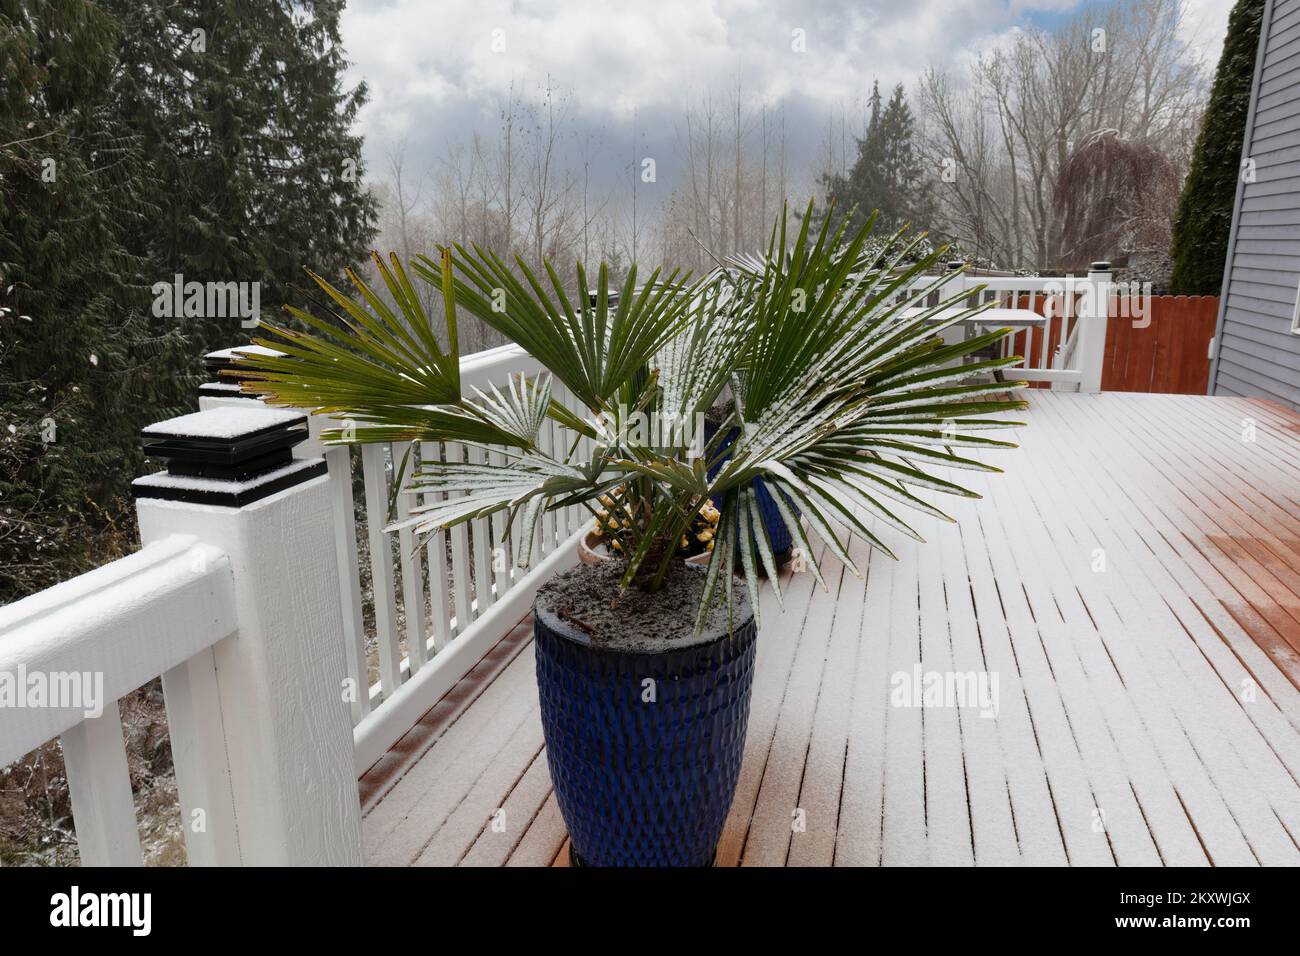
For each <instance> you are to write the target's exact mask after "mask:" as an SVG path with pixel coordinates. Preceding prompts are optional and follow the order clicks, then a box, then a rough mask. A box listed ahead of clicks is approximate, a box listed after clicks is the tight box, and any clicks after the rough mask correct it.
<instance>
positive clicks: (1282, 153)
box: [1209, 0, 1300, 409]
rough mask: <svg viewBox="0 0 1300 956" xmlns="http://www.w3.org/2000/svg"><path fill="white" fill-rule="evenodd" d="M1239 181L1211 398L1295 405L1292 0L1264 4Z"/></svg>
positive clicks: (1296, 70) (1298, 4)
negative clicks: (1251, 174)
mask: <svg viewBox="0 0 1300 956" xmlns="http://www.w3.org/2000/svg"><path fill="white" fill-rule="evenodd" d="M1260 32H1261V36H1262V40H1261V43H1260V54H1259V58H1258V61H1257V64H1256V68H1255V83H1254V89H1253V91H1252V95H1251V108H1250V116H1249V118H1248V120H1247V123H1246V137H1245V142H1244V144H1243V157H1249V158H1251V159H1253V160H1254V161H1255V180H1254V182H1249V183H1241V184H1239V186H1238V191H1237V204H1236V209H1235V211H1234V215H1233V233H1232V237H1231V239H1230V240H1229V244H1228V262H1227V268H1226V269H1225V273H1224V280H1223V296H1222V306H1221V308H1222V312H1221V314H1220V317H1219V327H1218V331H1217V334H1216V337H1215V357H1214V368H1213V370H1212V372H1211V375H1210V389H1209V390H1210V393H1211V394H1214V395H1241V396H1248V397H1264V398H1271V399H1273V400H1275V401H1278V402H1281V403H1283V404H1285V405H1289V406H1291V407H1292V408H1296V409H1300V335H1297V334H1295V333H1293V332H1292V331H1291V319H1292V315H1293V313H1294V312H1295V308H1296V296H1297V293H1298V292H1300V0H1272V2H1270V3H1269V4H1268V5H1267V6H1266V8H1265V10H1264V18H1263V21H1262V24H1261V31H1260Z"/></svg>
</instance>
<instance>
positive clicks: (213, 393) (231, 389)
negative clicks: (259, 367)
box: [199, 345, 284, 400]
mask: <svg viewBox="0 0 1300 956" xmlns="http://www.w3.org/2000/svg"><path fill="white" fill-rule="evenodd" d="M283 354H284V353H283V352H279V351H277V350H275V349H268V348H267V347H266V346H264V345H236V346H235V347H234V348H229V349H218V350H217V351H215V352H209V353H208V354H207V355H205V356H203V367H204V369H206V370H207V373H208V378H209V379H211V381H208V382H204V383H203V384H202V385H200V386H199V394H200V395H206V396H208V397H210V398H248V399H254V400H255V399H256V396H254V395H249V394H247V393H246V392H244V391H243V390H242V389H241V388H240V387H239V383H238V382H236V381H234V380H232V379H230V378H226V377H225V376H223V375H222V373H223V372H225V371H226V370H227V369H232V368H234V367H235V360H236V359H237V358H239V356H241V355H283Z"/></svg>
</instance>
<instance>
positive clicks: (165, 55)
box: [108, 0, 378, 350]
mask: <svg viewBox="0 0 1300 956" xmlns="http://www.w3.org/2000/svg"><path fill="white" fill-rule="evenodd" d="M108 5H109V6H110V7H111V8H113V9H114V10H115V11H116V12H117V13H118V15H119V16H120V17H121V19H122V20H123V22H124V24H125V25H126V26H125V29H124V31H123V35H124V38H125V42H124V45H123V48H122V64H123V72H122V76H121V78H120V80H119V82H118V85H117V96H118V108H119V110H120V112H121V114H122V115H123V116H124V117H126V118H127V120H128V121H129V122H130V124H131V126H132V128H133V129H134V130H135V131H136V132H137V133H139V135H140V136H141V138H142V140H143V142H144V143H145V148H146V156H147V160H148V162H149V164H150V167H151V169H152V170H153V172H154V175H155V178H156V181H157V182H156V186H157V192H156V195H155V196H154V197H153V199H154V202H155V203H156V204H157V205H158V207H159V215H158V217H157V219H156V221H155V222H153V223H150V224H149V225H148V227H147V228H146V229H144V230H143V231H142V232H141V233H140V234H139V235H138V236H137V237H136V240H135V242H136V248H138V250H139V251H140V253H141V254H142V255H144V256H145V258H146V260H147V263H148V267H147V268H148V270H149V275H150V279H151V281H152V282H170V281H172V279H173V277H174V275H175V274H176V273H180V274H181V275H183V276H184V279H185V281H186V282H189V281H198V282H220V283H225V282H232V281H233V282H246V283H252V282H257V283H259V284H260V300H261V310H262V312H263V314H265V315H267V317H268V318H272V319H274V320H275V321H280V320H281V318H282V313H281V311H280V307H281V306H282V305H283V304H284V303H285V302H287V301H290V300H291V299H294V298H295V292H294V287H295V286H300V285H301V282H302V280H303V279H304V278H305V276H304V273H303V269H304V267H306V266H310V267H311V268H312V269H313V270H314V271H317V272H319V273H321V274H323V275H325V276H327V277H341V276H342V274H343V270H344V269H345V268H347V267H348V266H351V265H355V264H357V263H359V262H361V261H362V260H363V259H364V257H365V255H366V253H367V251H368V249H369V244H370V242H371V240H372V239H373V238H374V236H375V232H376V225H375V224H376V220H377V215H378V208H377V204H376V201H375V199H374V198H373V197H372V196H371V195H370V193H369V192H368V191H367V190H366V189H365V188H364V187H363V184H362V177H363V174H364V171H365V167H364V163H363V161H362V156H361V149H362V140H361V137H360V136H359V135H357V134H356V133H354V132H353V131H352V124H353V121H354V120H355V118H356V115H357V112H358V111H359V110H360V108H361V107H362V105H363V104H364V103H365V101H366V98H367V91H366V87H365V85H364V84H359V85H357V86H356V87H354V88H352V89H351V90H348V89H347V88H346V87H345V86H344V82H343V80H344V78H343V73H344V70H345V69H346V67H347V61H346V59H345V58H344V55H343V50H342V45H341V39H340V35H339V18H340V16H341V13H342V10H343V7H344V4H343V3H342V2H339V0H265V2H258V3H248V2H247V0H108ZM186 321H187V323H188V324H189V326H190V327H197V328H198V334H199V336H200V338H201V339H202V342H203V346H204V350H208V349H212V348H220V347H224V346H228V345H238V344H243V343H246V342H247V341H248V338H249V330H248V329H247V328H244V327H241V322H240V321H239V318H238V317H235V318H213V317H205V318H204V319H202V320H199V321H197V322H196V320H195V319H193V318H190V319H188V320H186Z"/></svg>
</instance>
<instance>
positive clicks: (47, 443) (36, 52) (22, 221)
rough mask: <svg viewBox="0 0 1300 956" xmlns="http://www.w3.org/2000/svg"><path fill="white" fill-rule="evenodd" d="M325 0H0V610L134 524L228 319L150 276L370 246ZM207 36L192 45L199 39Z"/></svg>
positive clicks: (271, 273)
mask: <svg viewBox="0 0 1300 956" xmlns="http://www.w3.org/2000/svg"><path fill="white" fill-rule="evenodd" d="M341 10H342V4H341V3H339V2H333V0H330V2H310V0H307V2H290V0H268V2H260V3H248V2H242V0H175V2H173V0H101V2H99V3H94V2H91V0H0V71H2V73H0V75H3V77H4V80H3V82H0V603H2V602H4V601H5V600H9V599H11V598H13V597H17V596H21V595H22V594H23V593H26V592H29V591H31V590H34V589H37V588H40V587H44V586H47V585H48V584H51V583H53V581H54V580H55V579H57V578H58V577H61V576H65V575H67V574H71V573H78V572H80V571H82V570H86V569H87V567H88V566H89V565H91V564H92V563H93V562H94V561H95V560H96V558H97V557H98V556H97V555H94V554H92V553H91V547H90V546H89V545H88V540H89V538H90V537H91V535H92V534H93V533H95V532H96V530H97V529H99V528H101V527H103V526H104V523H105V522H107V523H108V524H109V525H110V526H111V524H112V523H113V522H114V521H116V520H117V519H118V518H120V517H121V516H124V515H129V505H128V503H127V502H126V500H125V495H126V492H127V487H128V484H129V482H130V480H131V479H132V478H134V477H135V476H137V475H139V474H141V473H142V472H143V471H145V470H146V464H145V462H144V459H143V457H142V455H141V453H140V442H139V433H140V429H141V428H142V427H143V426H145V425H147V424H149V423H150V422H153V421H157V420H159V419H162V418H167V417H170V416H172V415H176V414H180V413H181V412H185V411H192V410H193V409H194V403H195V390H196V388H197V384H198V381H199V380H200V375H201V368H202V363H201V359H202V355H203V353H204V352H205V351H209V350H211V349H213V348H217V347H221V346H226V345H235V344H243V343H246V342H247V341H248V339H249V334H250V332H249V330H248V329H247V328H243V327H241V324H240V320H239V318H238V317H232V318H226V319H213V318H210V317H208V318H188V319H187V318H175V317H170V316H165V315H156V314H154V310H153V309H152V308H151V306H152V305H153V302H154V295H153V292H152V291H151V287H152V286H153V285H154V284H155V283H157V282H171V281H172V279H173V276H174V275H175V274H176V273H180V274H182V275H183V276H184V278H185V280H186V281H191V280H192V281H198V282H208V281H215V282H223V283H224V282H230V281H234V282H241V281H242V282H249V283H252V282H258V283H260V286H261V305H262V311H263V313H264V314H268V315H273V316H275V317H277V318H278V317H279V309H280V306H281V304H282V303H284V302H285V301H288V300H290V299H291V298H294V296H293V293H292V286H293V285H294V284H295V283H301V282H302V280H303V278H304V274H303V268H304V266H310V267H311V268H313V269H314V270H315V271H317V272H319V273H321V274H323V275H326V276H333V277H337V276H339V275H341V273H342V271H343V269H344V268H345V267H346V266H348V265H351V264H354V263H357V262H359V261H360V260H361V259H362V258H363V257H364V254H365V251H366V249H367V248H368V245H369V243H370V241H371V239H372V238H373V236H374V223H375V219H376V208H375V203H374V200H373V199H372V197H371V196H370V195H369V193H368V192H367V191H366V190H365V188H364V186H363V174H364V166H363V163H362V161H361V146H362V143H361V139H360V137H359V136H357V135H356V134H354V133H353V132H352V129H351V128H352V124H353V120H354V119H355V117H356V113H357V110H358V109H360V107H361V105H362V104H363V103H364V101H365V96H366V91H365V88H364V86H360V87H357V88H354V89H352V90H350V91H349V90H347V89H345V87H344V84H343V72H344V69H345V67H346V61H345V60H344V58H343V53H342V48H341V44H340V38H339V16H340V12H341ZM196 31H200V32H196Z"/></svg>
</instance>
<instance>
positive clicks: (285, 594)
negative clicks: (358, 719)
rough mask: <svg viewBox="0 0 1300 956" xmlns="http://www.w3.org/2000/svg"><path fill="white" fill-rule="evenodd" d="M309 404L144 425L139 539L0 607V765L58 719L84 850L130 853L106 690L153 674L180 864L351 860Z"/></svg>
mask: <svg viewBox="0 0 1300 956" xmlns="http://www.w3.org/2000/svg"><path fill="white" fill-rule="evenodd" d="M306 425H307V416H306V415H304V414H302V413H297V412H285V411H272V410H269V409H264V408H258V407H255V406H254V407H248V406H247V405H246V406H245V407H242V408H240V407H229V408H221V409H214V410H210V411H203V412H198V413H195V414H192V415H183V416H181V417H179V418H176V419H172V420H170V421H167V422H161V423H159V424H157V425H154V426H151V427H150V428H147V429H145V431H144V438H145V450H146V453H147V454H149V455H150V456H151V457H154V458H158V459H162V460H164V461H166V463H167V467H166V470H165V471H162V472H158V473H155V474H152V475H147V476H145V477H143V478H140V479H137V480H136V481H135V482H134V483H133V486H132V492H133V494H134V495H135V497H136V512H137V515H138V518H139V523H140V537H141V541H142V543H143V545H144V547H143V548H142V549H141V550H140V551H139V552H137V553H136V554H133V555H130V556H129V557H126V558H123V559H121V560H119V561H115V562H113V563H111V564H108V565H106V566H104V567H102V568H99V569H97V570H95V571H92V572H90V573H89V574H85V575H82V576H80V577H77V578H74V579H73V580H70V581H67V582H64V583H63V584H60V585H57V586H55V587H53V588H50V589H48V590H46V591H43V592H41V593H39V594H35V595H32V596H31V597H28V598H26V599H24V600H22V601H18V602H16V603H14V604H11V605H9V606H7V607H5V608H3V609H0V764H3V763H8V762H10V761H12V760H13V759H16V758H18V757H21V756H22V755H23V754H25V753H28V752H30V751H31V750H32V749H33V748H35V747H37V746H40V745H41V744H42V743H44V742H46V741H49V740H52V739H54V738H55V737H60V738H61V740H62V744H63V752H64V758H65V761H66V764H67V776H68V784H69V789H70V791H71V795H72V810H73V823H74V826H75V829H76V834H77V843H78V846H79V849H80V855H81V862H82V863H83V865H105V864H114V865H138V864H139V863H140V862H141V852H140V840H139V833H138V829H137V823H136V815H135V807H134V803H133V798H132V791H131V783H130V778H129V776H128V771H127V762H126V752H125V748H124V745H123V740H122V726H121V721H120V716H119V710H118V703H117V702H118V700H119V699H120V698H121V697H122V696H123V695H125V694H128V693H130V692H131V691H133V690H135V689H136V688H139V687H140V686H142V685H143V684H145V683H146V682H148V681H150V680H152V679H154V678H156V677H161V678H162V686H163V696H164V699H165V702H166V706H167V723H168V730H169V733H170V736H171V743H172V757H173V763H174V765H175V771H176V785H177V792H178V797H179V800H180V805H181V816H182V822H183V825H184V833H185V845H186V854H187V859H188V860H189V862H190V863H192V864H277V865H292V864H335V865H339V864H359V863H360V862H361V861H362V853H361V816H360V806H359V800H358V795H357V789H356V778H355V763H354V759H353V741H352V734H351V726H350V720H349V717H348V709H347V705H346V704H345V703H344V699H345V698H344V694H343V690H344V688H346V686H347V683H346V676H345V668H344V663H343V646H344V645H343V627H342V622H341V614H340V605H339V603H338V600H337V595H338V592H339V588H338V575H337V569H336V564H335V562H334V560H333V555H332V552H331V548H330V545H331V542H332V538H333V533H332V524H333V523H332V521H331V520H330V518H329V515H330V511H329V508H328V505H329V501H330V487H329V481H328V479H327V477H326V469H325V463H324V462H323V461H321V460H320V459H319V458H303V457H299V458H296V459H295V458H294V457H293V454H292V451H293V446H294V445H295V444H297V443H299V442H301V441H303V440H304V439H306V438H307V427H306Z"/></svg>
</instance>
